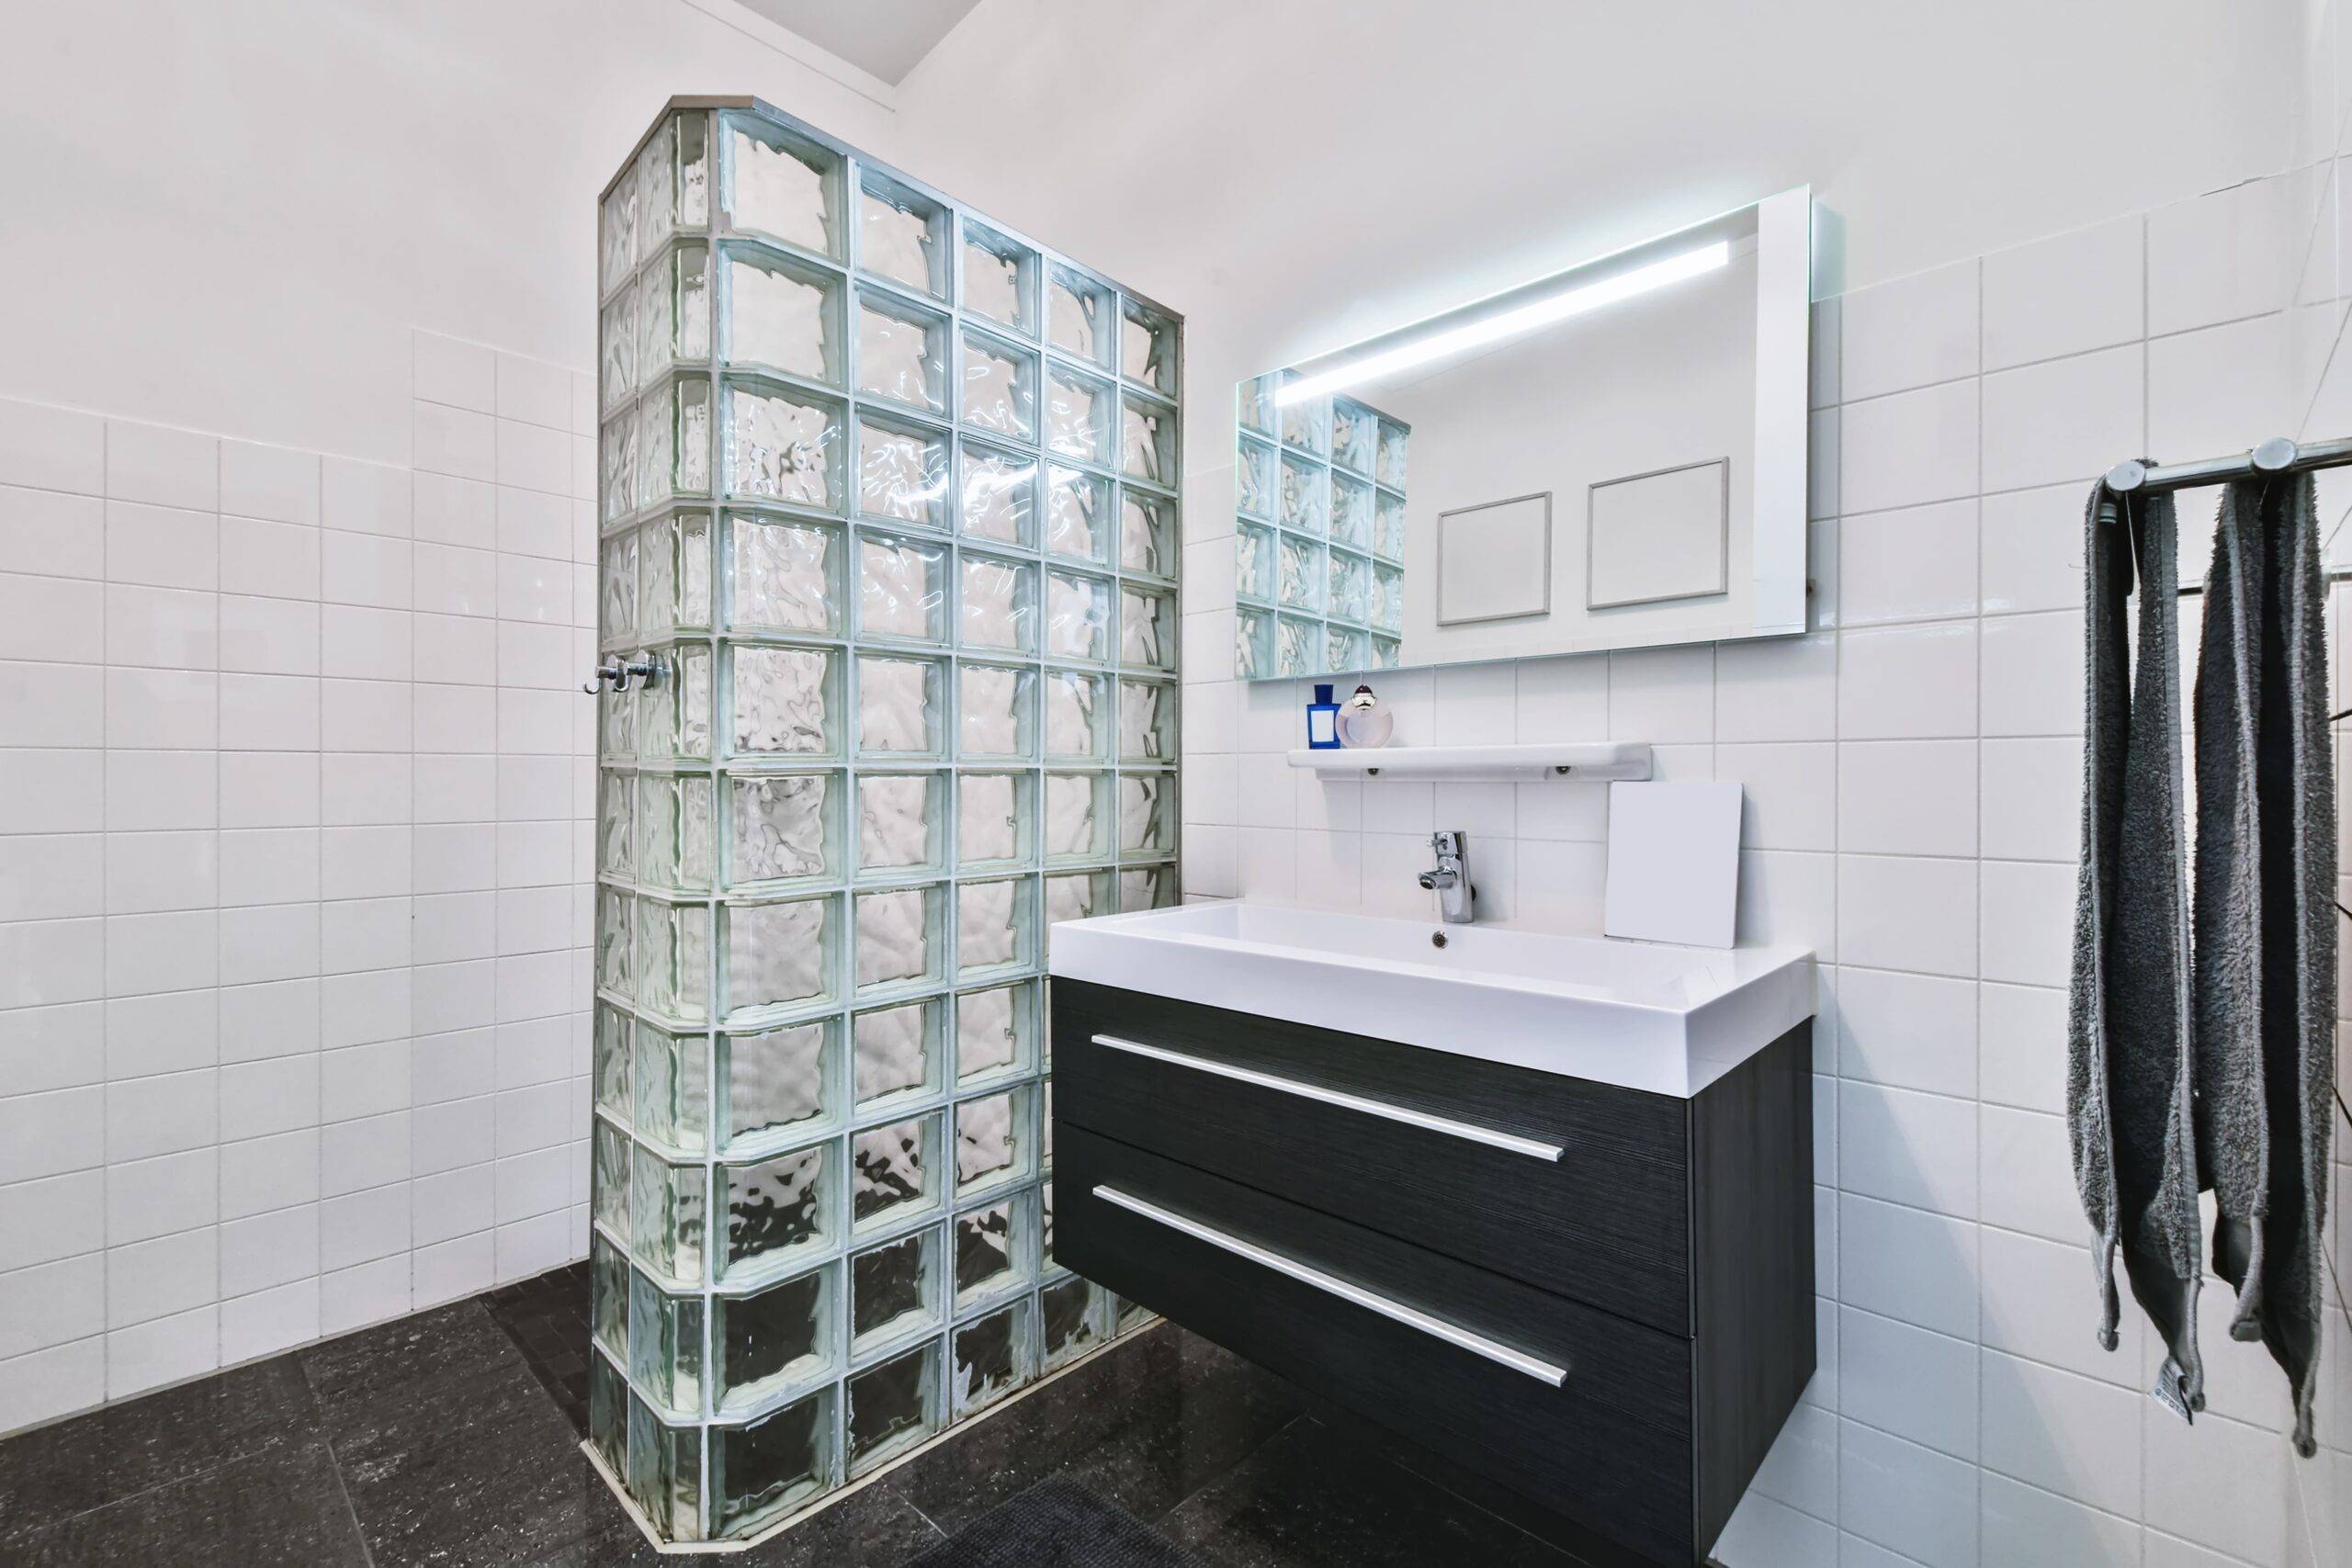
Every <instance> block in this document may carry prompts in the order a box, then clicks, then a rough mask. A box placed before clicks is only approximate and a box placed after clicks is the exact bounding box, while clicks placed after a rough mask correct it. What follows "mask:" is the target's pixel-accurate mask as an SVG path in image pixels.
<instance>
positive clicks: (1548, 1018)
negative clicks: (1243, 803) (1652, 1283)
mask: <svg viewBox="0 0 2352 1568" xmlns="http://www.w3.org/2000/svg"><path fill="white" fill-rule="evenodd" d="M1438 936H1442V937H1443V938H1444V945H1443V946H1442V947H1440V946H1438V945H1437V943H1436V942H1435V941H1434V940H1433V939H1434V938H1436V937H1438ZM1048 946H1049V948H1050V950H1051V954H1052V961H1051V964H1050V968H1051V970H1052V972H1053V973H1054V974H1055V975H1057V976H1062V977H1064V978H1067V979H1072V980H1091V981H1093V982H1095V983H1096V984H1098V985H1103V986H1116V987H1120V988H1122V989H1125V990H1130V991H1142V992H1146V993H1148V994H1149V995H1152V996H1160V997H1172V998H1177V999H1178V1000H1181V1001H1188V1002H1198V1003H1201V1004H1203V1005H1205V1006H1208V1007H1219V1008H1229V1009H1232V1010H1235V1011H1237V1012H1248V1013H1256V1014H1259V1015H1261V1016H1263V1017H1268V1018H1279V1019H1285V1020H1288V1021H1291V1022H1294V1023H1304V1024H1312V1025H1314V1026H1316V1027H1317V1028H1322V1029H1334V1030H1338V1031H1340V1032H1342V1033H1347V1034H1368V1035H1371V1036H1373V1037H1374V1038H1375V1039H1380V1040H1394V1041H1397V1042H1399V1043H1403V1044H1407V1045H1421V1046H1426V1047H1428V1048H1429V1049H1430V1050H1433V1051H1452V1052H1454V1053H1456V1054H1457V1055H1465V1056H1482V1057H1485V1058H1486V1059H1487V1060H1488V1061H1493V1062H1510V1063H1512V1064H1514V1065H1516V1066H1522V1067H1532V1068H1534V1069H1535V1070H1536V1071H1538V1072H1547V1073H1565V1074H1568V1075H1571V1076H1573V1077H1581V1078H1592V1079H1596V1080H1598V1081H1600V1082H1602V1083H1611V1084H1617V1085H1621V1086H1622V1087H1623V1088H1626V1089H1648V1090H1651V1091H1653V1092H1656V1093H1658V1094H1671V1095H1677V1096H1681V1097H1686V1098H1687V1097H1689V1096H1691V1095H1694V1094H1696V1093H1698V1092H1699V1091H1700V1090H1701V1089H1704V1088H1706V1087H1707V1085H1708V1084H1710V1083H1712V1082H1713V1081H1714V1080H1715V1079H1716V1078H1718V1077H1722V1076H1723V1075H1724V1073H1726V1072H1728V1071H1730V1070H1731V1069H1732V1068H1733V1067H1735V1066H1738V1065H1739V1063H1741V1062H1742V1061H1744V1060H1746V1059H1747V1057H1748V1056H1750V1055H1753V1054H1755V1053H1756V1052H1758V1051H1759V1050H1761V1049H1763V1048H1764V1047H1765V1046H1767V1045H1769V1044H1770V1043H1772V1042H1773V1041H1774V1040H1775V1039H1777V1038H1779V1037H1780V1036H1781V1034H1782V1033H1784V1032H1787V1031H1788V1030H1790V1029H1792V1028H1793V1027H1795V1026H1796V1025H1797V1024H1798V1023H1800V1022H1802V1021H1804V1020H1805V1019H1806V1018H1809V1017H1810V1016H1812V1013H1813V996H1814V984H1813V953H1812V952H1811V950H1810V949H1807V948H1802V947H1739V948H1731V949H1728V950H1725V949H1718V948H1703V947H1669V946H1667V945H1664V944H1662V943H1657V942H1620V941H1616V940H1614V939H1612V938H1608V937H1589V936H1549V935H1544V934H1543V933H1540V932H1535V931H1505V930H1499V929H1497V928H1493V927H1485V926H1476V925H1469V926H1458V925H1457V926H1440V925H1438V924H1436V923H1435V922H1433V921H1420V920H1399V919H1386V918H1384V917H1381V916H1376V915H1351V914H1339V913H1334V912H1331V911H1328V910H1321V909H1295V908H1285V907H1283V906H1281V905H1274V904H1250V903H1220V904H1192V905H1186V906H1183V907H1182V908H1169V909H1149V910H1143V911H1140V912H1137V913H1136V914H1131V915H1103V916H1100V917H1097V918H1096V919H1088V920H1066V921H1063V922H1061V923H1060V924H1057V925H1056V926H1055V927H1054V931H1053V939H1052V941H1051V942H1050V943H1048Z"/></svg>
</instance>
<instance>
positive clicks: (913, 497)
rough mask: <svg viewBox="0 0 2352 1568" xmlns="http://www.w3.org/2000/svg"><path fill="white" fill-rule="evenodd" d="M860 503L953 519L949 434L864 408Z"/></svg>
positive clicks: (930, 524)
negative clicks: (949, 489) (949, 491)
mask: <svg viewBox="0 0 2352 1568" xmlns="http://www.w3.org/2000/svg"><path fill="white" fill-rule="evenodd" d="M857 509H858V510H859V511H860V512H862V513H865V515H866V516H868V517H888V518H891V519H894V520H896V521H898V522H901V523H917V524H921V525H923V526H924V527H927V528H944V527H945V526H946V525H947V437H946V436H945V434H943V433H941V432H939V431H936V430H933V429H930V428H928V427H927V426H924V425H920V424H916V423H912V422H911V421H906V420H895V419H890V418H888V417H886V416H884V415H880V414H874V413H868V412H865V411H864V410H860V411H859V412H858V416H857Z"/></svg>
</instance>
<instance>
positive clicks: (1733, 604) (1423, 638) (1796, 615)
mask: <svg viewBox="0 0 2352 1568" xmlns="http://www.w3.org/2000/svg"><path fill="white" fill-rule="evenodd" d="M1811 221H1812V204H1811V197H1810V195H1809V193H1808V192H1806V191H1804V190H1802V189H1800V190H1794V191H1789V192H1785V193H1783V194H1782V195H1780V196H1777V197H1770V199H1768V200H1766V201H1763V202H1759V203H1758V204H1757V205H1756V206H1753V207H1748V208H1743V209H1740V210H1738V211H1736V212H1733V213H1728V214H1726V215H1724V217H1721V218H1718V219H1715V220H1711V221H1709V222H1706V223H1702V224H1699V225H1696V226H1694V227H1692V228H1689V229H1684V230H1680V231H1676V232H1675V233H1672V234H1668V235H1664V236H1661V237H1660V238H1658V239H1657V240H1654V241H1651V242H1648V243H1645V244H1642V245H1637V246H1634V247H1633V248H1631V249H1629V250H1625V251H1621V252H1618V253H1616V254H1612V255H1610V256H1605V257H1602V258H1600V259H1599V260H1597V261H1592V262H1588V263H1584V264H1582V265H1577V266H1575V267H1571V268H1568V269H1567V270H1566V271H1563V272H1559V273H1555V274H1553V275H1552V276H1547V277H1544V278H1541V279H1539V280H1537V281H1536V282H1533V283H1531V284H1528V285H1526V286H1524V287H1522V288H1515V289H1512V290H1510V291H1509V292H1507V293H1504V294H1501V295H1498V296H1495V297H1493V298H1491V299H1483V300H1479V301H1477V302H1476V303H1473V304H1469V305H1465V306H1463V307H1462V308H1460V309H1458V310H1452V311H1448V312H1446V313H1444V314H1442V315H1440V316H1437V317H1434V318H1432V319H1430V320H1429V321H1421V322H1419V323H1417V324H1415V325H1413V326H1409V327H1406V328H1403V329H1400V330H1398V331H1396V332H1392V333H1385V334H1383V335H1381V336H1379V337H1376V338H1373V339H1370V340H1368V341H1366V342H1363V343H1359V344H1352V345H1351V346H1349V347H1346V348H1342V349H1338V350H1335V351H1333V352H1331V353H1329V354H1325V355H1317V357H1315V358H1314V359H1311V360H1307V361H1305V362H1303V363H1301V364H1298V365H1295V366H1289V367H1283V368H1282V369H1279V370H1272V371H1269V372H1267V373H1265V374H1263V375H1261V376H1257V377H1253V378H1250V379H1249V380H1247V381H1244V382H1243V383H1241V386H1240V389H1239V393H1238V425H1239V431H1238V437H1237V439H1238V449H1237V451H1236V453H1235V469H1234V476H1235V480H1234V484H1235V510H1236V513H1237V515H1236V517H1235V521H1234V532H1235V536H1236V537H1235V571H1236V583H1235V587H1236V592H1237V595H1238V612H1239V613H1238V639H1239V646H1238V662H1239V668H1240V673H1241V675H1242V677H1243V678H1244V679H1268V678H1274V677H1284V676H1298V675H1321V674H1349V673H1354V672H1357V671H1369V670H1384V669H1391V668H1395V667H1397V666H1398V665H1404V664H1441V663H1460V662H1467V661H1471V660H1491V659H1508V658H1515V657H1521V656H1526V655H1538V654H1551V653H1567V652H1575V651H1580V650H1584V649H1605V648H1637V647H1648V646H1656V645H1659V644H1665V643H1677V642H1704V641H1715V640H1721V639H1724V638H1733V637H1770V636H1784V635H1790V634H1793V633H1797V632H1802V631H1803V630H1804V623H1805V614H1804V610H1805V604H1804V595H1805V575H1804V574H1805V527H1804V512H1805V504H1804V502H1805V428H1806V426H1805V387H1806V374H1805V360H1806V353H1807V340H1808V335H1809V334H1808V329H1807V317H1808V310H1809V304H1808V296H1809V293H1810V282H1811V267H1810V252H1811V232H1810V231H1811ZM1408 477H1409V479H1410V483H1409V485H1408Z"/></svg>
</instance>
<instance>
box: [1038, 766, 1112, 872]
mask: <svg viewBox="0 0 2352 1568" xmlns="http://www.w3.org/2000/svg"><path fill="white" fill-rule="evenodd" d="M1110 858H1111V775H1110V774H1108V773H1047V774H1046V863H1048V864H1051V863H1054V862H1057V861H1061V862H1070V861H1096V860H1108V859H1110Z"/></svg>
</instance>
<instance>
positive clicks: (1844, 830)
mask: <svg viewBox="0 0 2352 1568" xmlns="http://www.w3.org/2000/svg"><path fill="white" fill-rule="evenodd" d="M1849 635H1850V634H1849ZM1976 769H1977V742H1975V741H1973V740H1849V741H1846V742H1844V743H1842V744H1840V745H1839V746H1838V848H1839V849H1841V850H1844V851H1846V852H1849V853H1860V854H1873V855H1954V856H1957V855H1973V854H1974V853H1975V852H1976Z"/></svg>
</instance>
